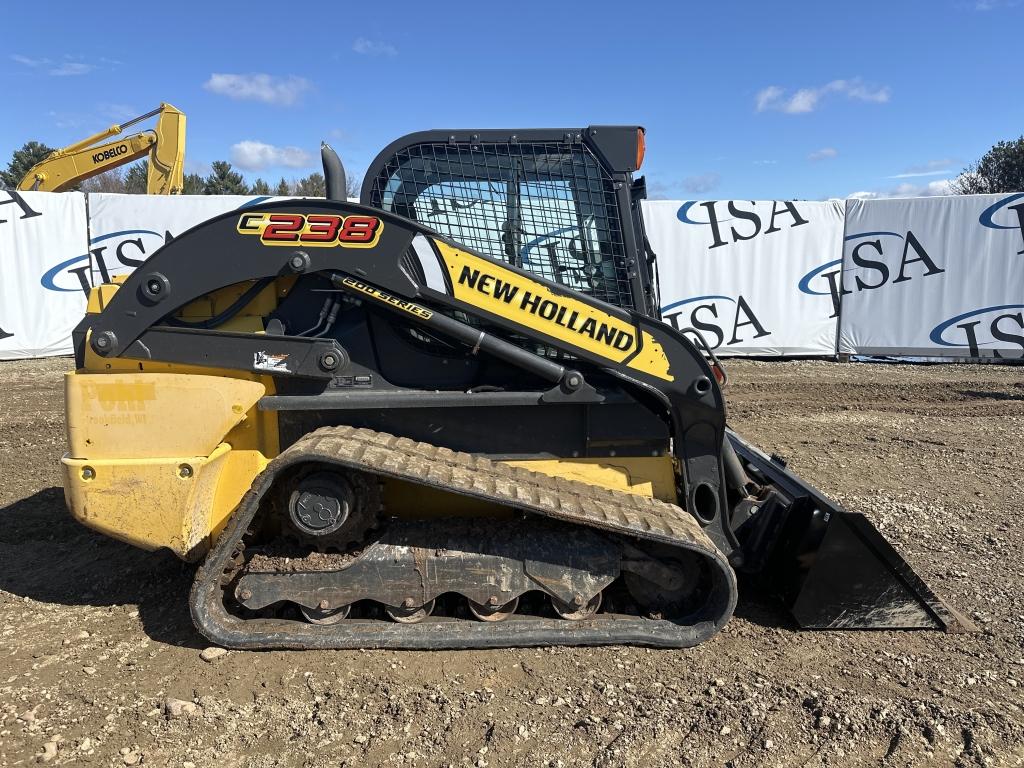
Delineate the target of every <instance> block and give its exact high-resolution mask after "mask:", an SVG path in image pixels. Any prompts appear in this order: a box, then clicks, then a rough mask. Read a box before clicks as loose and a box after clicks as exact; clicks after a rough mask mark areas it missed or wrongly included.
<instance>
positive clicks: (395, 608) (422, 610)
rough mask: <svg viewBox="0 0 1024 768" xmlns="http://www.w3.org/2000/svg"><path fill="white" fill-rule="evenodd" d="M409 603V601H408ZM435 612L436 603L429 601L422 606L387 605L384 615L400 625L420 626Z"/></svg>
mask: <svg viewBox="0 0 1024 768" xmlns="http://www.w3.org/2000/svg"><path fill="white" fill-rule="evenodd" d="M406 602H408V601H406ZM433 612H434V601H433V600H428V601H427V602H425V603H424V604H423V605H420V606H412V605H410V606H405V605H386V606H384V613H386V614H387V615H388V618H390V619H391V620H392V621H396V622H398V623H399V624H419V623H420V622H421V621H423V620H424V619H425V618H427V616H429V615H430V614H432V613H433Z"/></svg>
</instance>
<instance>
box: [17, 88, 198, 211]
mask: <svg viewBox="0 0 1024 768" xmlns="http://www.w3.org/2000/svg"><path fill="white" fill-rule="evenodd" d="M156 115H159V119H158V120H157V124H156V126H155V127H154V128H153V129H152V130H148V131H140V132H138V133H134V134H131V135H130V136H126V137H124V138H119V139H117V140H115V141H109V142H105V143H103V144H100V143H99V142H102V141H104V140H105V139H108V138H110V137H111V136H120V134H121V133H122V132H123V131H124V129H125V128H128V127H130V126H132V125H135V124H136V123H140V122H142V121H143V120H146V119H148V118H150V117H154V116H156ZM147 155H148V156H149V170H148V173H147V178H146V192H147V193H148V194H150V195H177V194H181V190H182V187H183V185H184V165H185V114H184V113H183V112H181V111H180V110H178V109H176V108H175V107H173V106H171V105H170V104H161V105H160V106H159V107H157V108H156V109H154V110H153V111H151V112H147V113H146V114H144V115H140V116H139V117H136V118H133V119H131V120H129V121H128V122H126V123H121V124H120V125H112V126H110V127H109V128H107V129H106V130H104V131H101V132H99V133H97V134H94V135H92V136H89V137H88V138H85V139H82V140H81V141H78V142H75V143H74V144H71V145H69V146H67V147H64V148H63V149H58V150H56V151H54V152H53V153H52V154H50V155H49V157H47V158H46V159H45V160H43V161H41V162H39V163H37V164H36V165H35V166H33V167H32V168H31V169H30V170H29V172H28V173H26V174H25V177H24V178H23V179H22V180H21V183H20V184H19V185H18V189H20V190H22V191H40V192H64V191H66V190H68V189H71V188H72V187H74V186H75V185H76V184H78V183H80V182H82V181H84V180H85V179H89V178H92V177H93V176H97V175H99V174H101V173H103V172H104V171H109V170H110V169H111V168H117V167H119V166H122V165H125V164H126V163H130V162H132V161H134V160H138V159H139V158H140V157H145V156H147Z"/></svg>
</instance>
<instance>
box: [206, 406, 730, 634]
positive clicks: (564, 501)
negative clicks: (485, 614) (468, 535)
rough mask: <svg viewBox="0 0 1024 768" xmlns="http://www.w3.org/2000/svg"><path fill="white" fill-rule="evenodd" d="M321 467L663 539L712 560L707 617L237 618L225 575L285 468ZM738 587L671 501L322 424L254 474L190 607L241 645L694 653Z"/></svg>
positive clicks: (209, 627) (210, 629) (726, 614)
mask: <svg viewBox="0 0 1024 768" xmlns="http://www.w3.org/2000/svg"><path fill="white" fill-rule="evenodd" d="M306 462H317V463H326V464H335V465H338V466H341V467H346V468H349V469H354V470H358V471H362V472H368V473H371V474H375V475H380V476H384V477H387V478H393V479H399V480H405V481H408V482H412V483H417V484H420V485H425V486H429V487H433V488H438V489H442V490H444V491H448V492H452V493H457V494H461V495H464V496H470V497H474V498H477V499H481V500H484V501H489V502H493V503H498V504H502V505H506V506H512V507H515V508H518V509H521V510H523V511H526V512H531V513H534V514H538V515H543V516H545V517H549V518H552V519H555V520H560V521H562V522H566V523H572V524H577V525H585V526H588V527H593V528H598V529H601V530H604V531H608V532H611V533H615V534H619V535H625V536H629V537H633V538H637V539H643V540H647V541H654V542H659V543H662V544H667V545H671V546H676V547H679V548H681V549H685V550H689V551H691V552H696V553H699V554H701V555H703V556H704V557H705V559H706V562H707V563H708V565H709V567H710V571H711V574H712V578H711V587H710V594H709V596H708V601H707V604H706V607H705V615H703V616H701V617H700V618H699V619H698V620H696V621H695V622H694V623H691V624H681V623H675V622H673V621H669V620H651V619H646V618H638V617H621V616H606V615H602V614H599V615H598V616H597V617H595V618H594V619H592V620H589V621H585V622H568V621H565V620H561V619H543V618H533V617H524V618H523V619H522V620H518V619H512V620H510V621H506V622H502V623H499V624H495V623H486V622H471V621H458V620H438V621H430V620H428V621H425V622H422V623H420V624H394V623H389V622H384V621H375V620H350V621H349V620H346V621H343V622H341V623H339V624H335V625H331V626H317V625H313V624H303V623H300V622H296V621H286V620H281V619H240V618H237V617H235V616H232V615H231V614H229V613H228V612H227V610H226V609H225V607H224V604H223V591H222V588H221V587H220V576H221V574H222V573H223V572H224V570H225V568H226V567H228V565H229V561H230V557H231V554H232V550H233V549H234V547H235V545H236V544H237V543H238V542H239V541H240V540H241V538H242V536H243V535H244V533H245V530H246V527H247V526H248V524H249V523H250V521H251V520H252V518H253V517H254V515H255V514H256V511H257V509H258V507H259V505H260V501H261V500H262V498H263V496H264V495H265V494H266V493H267V491H269V489H270V488H271V486H272V485H273V483H274V481H275V479H276V478H277V476H278V475H279V474H280V473H281V472H282V471H283V470H284V469H286V468H288V467H290V466H293V465H296V464H301V463H306ZM735 604H736V580H735V575H734V573H733V570H732V568H731V567H730V565H729V564H728V562H727V560H726V559H725V557H724V556H723V555H722V553H721V552H720V551H719V550H718V549H717V548H716V547H715V545H714V544H713V543H712V542H711V540H710V539H709V538H708V537H707V535H705V534H704V532H703V531H702V530H701V528H700V526H699V525H698V524H697V522H696V520H694V519H693V517H692V516H690V515H689V514H688V513H687V512H685V511H684V510H682V509H681V508H679V507H678V506H676V505H674V504H668V503H666V502H663V501H660V500H657V499H652V498H649V497H646V496H638V495H636V494H630V493H623V492H619V491H613V490H609V489H606V488H602V487H599V486H593V485H589V484H587V483H582V482H578V481H574V480H567V479H565V478H558V477H550V476H548V475H543V474H540V473H537V472H532V471H530V470H527V469H523V468H521V467H512V466H509V465H508V464H502V463H499V462H493V461H490V460H489V459H485V458H482V457H479V456H473V455H472V454H468V453H461V452H458V451H453V450H450V449H448V448H441V447H438V446H435V445H431V444H429V443H422V442H417V441H414V440H410V439H408V438H404V437H395V436H394V435H389V434H386V433H383V432H375V431H373V430H369V429H360V428H356V427H348V426H335V427H322V428H320V429H318V430H316V431H314V432H311V433H310V434H308V435H306V436H304V437H302V438H301V439H300V440H298V441H296V442H295V443H294V444H293V445H291V446H290V447H289V448H288V449H286V450H285V451H283V452H282V453H281V454H280V455H279V456H278V457H277V458H276V459H274V460H273V461H272V462H270V464H269V465H268V466H267V468H266V469H265V470H264V471H263V472H262V473H261V474H260V475H259V476H258V477H257V478H256V480H255V482H254V483H253V487H252V488H251V489H250V490H249V491H248V492H247V493H246V495H245V496H244V497H243V499H242V501H241V503H240V504H239V507H238V509H237V510H236V512H235V514H234V515H233V516H232V518H231V520H230V521H229V522H228V525H227V527H226V528H225V530H224V532H223V533H222V534H221V536H220V538H219V539H218V541H217V543H216V545H215V546H214V548H213V550H212V551H211V552H210V554H209V556H208V557H207V559H206V561H205V562H204V564H203V566H202V567H201V568H200V569H199V572H198V574H197V575H196V581H195V584H194V585H193V588H192V598H191V608H192V615H193V619H194V620H195V622H196V626H197V627H198V628H199V630H200V631H201V632H202V633H203V634H204V635H206V636H207V637H208V638H209V639H210V640H213V641H214V642H217V643H220V644H221V645H224V646H227V647H234V648H371V647H373V648H487V647H507V646H524V645H556V644H569V645H603V644H611V643H629V644H645V645H653V646H662V647H687V646H691V645H695V644H696V643H699V642H701V641H703V640H705V639H707V638H708V637H710V636H711V635H713V634H714V633H715V632H717V631H718V630H719V629H720V628H721V627H722V626H723V625H724V624H725V623H726V622H727V621H728V620H729V618H730V616H731V615H732V611H733V608H734V607H735Z"/></svg>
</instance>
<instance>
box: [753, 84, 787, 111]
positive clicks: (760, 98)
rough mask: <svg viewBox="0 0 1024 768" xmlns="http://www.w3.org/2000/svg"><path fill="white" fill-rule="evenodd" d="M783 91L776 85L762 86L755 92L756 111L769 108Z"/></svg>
mask: <svg viewBox="0 0 1024 768" xmlns="http://www.w3.org/2000/svg"><path fill="white" fill-rule="evenodd" d="M783 93H784V91H783V90H782V89H781V88H779V86H777V85H769V86H768V87H767V88H762V89H761V90H760V91H758V92H757V98H756V99H755V100H756V102H757V111H758V112H764V111H765V110H766V109H771V108H772V105H773V104H775V103H776V102H777V101H778V99H779V98H780V97H781V96H782V94H783Z"/></svg>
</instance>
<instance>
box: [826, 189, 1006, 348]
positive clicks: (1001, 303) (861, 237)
mask: <svg viewBox="0 0 1024 768" xmlns="http://www.w3.org/2000/svg"><path fill="white" fill-rule="evenodd" d="M845 241H846V242H845V248H844V252H843V280H842V286H843V296H842V311H841V315H842V322H841V329H840V342H839V349H840V352H845V353H850V354H862V355H913V356H928V357H974V358H979V357H997V358H998V357H1005V358H1021V357H1022V356H1024V194H1012V195H971V196H967V197H930V198H912V199H908V200H850V201H848V204H847V209H846V238H845Z"/></svg>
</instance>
